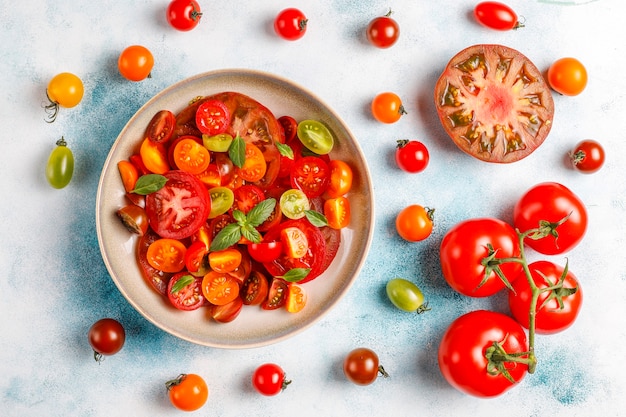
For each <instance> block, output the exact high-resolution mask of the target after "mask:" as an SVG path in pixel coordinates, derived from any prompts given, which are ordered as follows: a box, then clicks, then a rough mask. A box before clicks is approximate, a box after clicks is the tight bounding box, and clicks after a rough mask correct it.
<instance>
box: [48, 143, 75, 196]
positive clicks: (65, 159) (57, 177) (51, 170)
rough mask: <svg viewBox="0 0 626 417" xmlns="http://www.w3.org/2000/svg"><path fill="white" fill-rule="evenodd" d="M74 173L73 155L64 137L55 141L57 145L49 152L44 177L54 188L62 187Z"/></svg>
mask: <svg viewBox="0 0 626 417" xmlns="http://www.w3.org/2000/svg"><path fill="white" fill-rule="evenodd" d="M73 174H74V155H73V154H72V151H71V150H70V148H68V147H67V143H66V142H65V139H64V138H61V139H59V140H58V141H57V146H56V148H54V149H53V150H52V152H51V153H50V157H49V158H48V164H47V165H46V178H47V179H48V182H49V183H50V185H51V186H53V187H54V188H58V189H60V188H63V187H65V186H66V185H67V184H69V183H70V180H71V179H72V175H73Z"/></svg>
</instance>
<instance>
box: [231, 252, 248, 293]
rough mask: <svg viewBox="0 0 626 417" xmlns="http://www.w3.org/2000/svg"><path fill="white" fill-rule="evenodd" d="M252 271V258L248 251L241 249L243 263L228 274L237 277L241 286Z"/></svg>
mask: <svg viewBox="0 0 626 417" xmlns="http://www.w3.org/2000/svg"><path fill="white" fill-rule="evenodd" d="M251 273H252V259H251V258H250V255H248V252H247V251H245V250H242V251H241V263H240V264H239V266H238V267H237V268H235V269H234V270H232V271H230V272H229V273H228V275H230V276H231V277H233V278H235V279H236V280H237V282H239V285H240V286H241V285H242V284H243V282H244V281H245V280H246V279H247V278H248V277H249V276H250V274H251Z"/></svg>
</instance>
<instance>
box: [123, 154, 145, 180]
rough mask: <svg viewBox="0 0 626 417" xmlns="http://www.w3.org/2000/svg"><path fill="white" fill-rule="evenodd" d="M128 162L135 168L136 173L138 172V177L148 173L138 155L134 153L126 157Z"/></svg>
mask: <svg viewBox="0 0 626 417" xmlns="http://www.w3.org/2000/svg"><path fill="white" fill-rule="evenodd" d="M128 160H129V161H130V163H131V164H133V165H134V166H135V168H137V172H139V176H140V177H141V176H142V175H146V174H149V173H150V171H148V168H146V165H145V164H144V163H143V160H142V159H141V155H140V154H138V153H134V154H132V155H131V156H129V157H128Z"/></svg>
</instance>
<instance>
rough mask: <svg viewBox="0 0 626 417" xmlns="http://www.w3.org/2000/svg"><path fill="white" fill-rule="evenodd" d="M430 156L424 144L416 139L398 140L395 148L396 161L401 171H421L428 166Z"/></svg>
mask: <svg viewBox="0 0 626 417" xmlns="http://www.w3.org/2000/svg"><path fill="white" fill-rule="evenodd" d="M429 159H430V156H429V154H428V149H427V148H426V145H424V144H423V143H422V142H419V141H416V140H399V141H398V146H397V148H396V163H397V164H398V167H400V169H402V170H403V171H406V172H410V173H418V172H422V171H423V170H425V169H426V167H427V166H428V161H429Z"/></svg>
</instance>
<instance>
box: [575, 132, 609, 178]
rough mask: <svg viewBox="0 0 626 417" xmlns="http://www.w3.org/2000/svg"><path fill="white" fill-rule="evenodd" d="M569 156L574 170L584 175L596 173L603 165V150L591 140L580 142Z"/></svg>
mask: <svg viewBox="0 0 626 417" xmlns="http://www.w3.org/2000/svg"><path fill="white" fill-rule="evenodd" d="M569 156H570V159H571V161H572V165H573V166H574V168H575V169H576V170H578V171H580V172H582V173H585V174H591V173H593V172H596V171H598V170H599V169H600V168H602V165H604V159H605V155H604V148H603V147H602V145H600V143H598V142H596V141H595V140H592V139H585V140H583V141H580V142H579V143H578V144H577V145H576V146H575V147H574V149H573V150H572V152H570V154H569Z"/></svg>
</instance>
